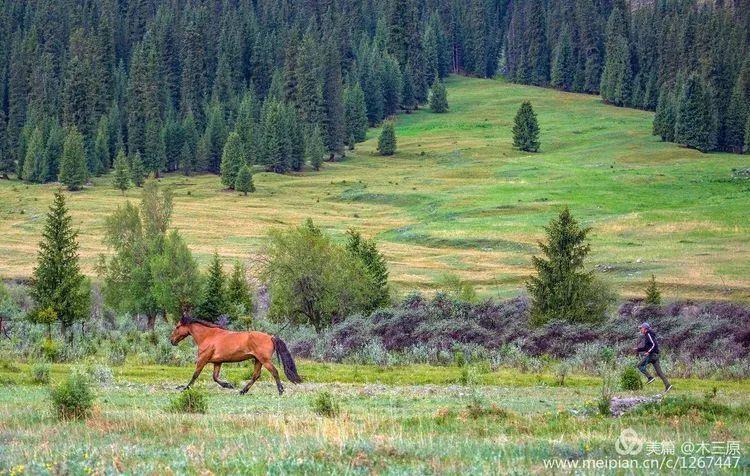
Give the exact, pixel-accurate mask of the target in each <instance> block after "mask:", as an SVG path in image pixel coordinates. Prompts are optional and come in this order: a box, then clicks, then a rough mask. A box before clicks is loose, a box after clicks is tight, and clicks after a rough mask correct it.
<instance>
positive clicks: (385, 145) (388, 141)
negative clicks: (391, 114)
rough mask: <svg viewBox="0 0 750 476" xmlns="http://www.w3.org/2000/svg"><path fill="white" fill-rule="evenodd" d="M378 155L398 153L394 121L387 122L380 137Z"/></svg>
mask: <svg viewBox="0 0 750 476" xmlns="http://www.w3.org/2000/svg"><path fill="white" fill-rule="evenodd" d="M378 153H380V155H393V154H395V153H396V128H395V127H394V125H393V121H385V122H384V123H383V129H382V130H381V131H380V136H378Z"/></svg>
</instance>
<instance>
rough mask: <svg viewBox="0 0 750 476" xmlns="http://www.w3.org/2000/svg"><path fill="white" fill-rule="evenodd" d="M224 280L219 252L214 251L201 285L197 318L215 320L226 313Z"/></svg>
mask: <svg viewBox="0 0 750 476" xmlns="http://www.w3.org/2000/svg"><path fill="white" fill-rule="evenodd" d="M225 281H226V278H225V277H224V270H223V269H222V266H221V260H220V259H219V253H217V252H215V251H214V256H213V259H212V260H211V264H210V265H209V267H208V276H207V277H206V283H205V285H204V286H203V297H202V300H201V302H200V304H199V305H198V308H197V309H196V315H197V317H198V318H200V319H206V320H208V321H216V320H217V319H218V318H219V316H221V315H222V314H226V313H227V310H228V309H227V301H226V283H225Z"/></svg>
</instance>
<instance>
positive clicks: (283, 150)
mask: <svg viewBox="0 0 750 476" xmlns="http://www.w3.org/2000/svg"><path fill="white" fill-rule="evenodd" d="M284 110H285V107H284V105H283V104H281V103H280V102H278V101H277V100H275V99H273V98H269V99H268V100H267V101H266V103H265V104H264V105H263V118H262V120H261V122H262V126H261V127H262V134H263V135H262V137H261V148H260V149H261V153H260V157H259V159H260V163H261V164H263V165H264V166H265V167H266V169H267V170H268V171H271V172H276V173H279V174H283V173H285V172H287V171H288V170H289V155H288V141H287V121H286V117H285V114H284V112H285V111H284Z"/></svg>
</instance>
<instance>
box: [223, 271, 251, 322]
mask: <svg viewBox="0 0 750 476" xmlns="http://www.w3.org/2000/svg"><path fill="white" fill-rule="evenodd" d="M227 302H228V303H229V304H230V305H231V306H233V307H235V309H238V310H241V311H243V312H244V314H245V315H247V314H250V313H251V312H252V310H253V298H252V296H251V294H250V286H248V284H247V272H246V270H245V266H243V265H242V263H240V262H239V261H236V262H235V263H234V268H232V274H231V275H229V281H228V282H227Z"/></svg>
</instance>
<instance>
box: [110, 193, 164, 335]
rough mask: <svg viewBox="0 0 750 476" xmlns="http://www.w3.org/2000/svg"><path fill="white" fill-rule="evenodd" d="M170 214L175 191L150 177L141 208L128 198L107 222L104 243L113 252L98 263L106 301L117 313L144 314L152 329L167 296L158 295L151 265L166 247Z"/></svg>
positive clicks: (142, 194)
mask: <svg viewBox="0 0 750 476" xmlns="http://www.w3.org/2000/svg"><path fill="white" fill-rule="evenodd" d="M171 216H172V193H171V192H170V191H169V190H164V191H162V190H160V188H159V183H158V182H157V181H156V180H154V179H149V180H147V181H146V182H145V183H144V186H143V191H142V192H141V204H140V207H137V206H135V205H133V204H131V203H130V202H129V201H128V202H126V203H125V205H124V206H118V207H117V210H115V212H114V213H113V214H112V215H111V216H109V217H108V218H107V219H106V221H105V233H104V244H105V245H106V246H107V248H108V249H109V250H110V251H111V252H112V255H111V256H106V255H102V256H101V257H100V259H99V265H98V266H97V270H98V273H99V275H100V276H101V277H102V281H103V291H104V298H105V302H106V303H107V305H108V306H110V307H112V308H113V309H115V310H117V311H118V312H122V313H126V312H127V313H130V314H131V315H134V316H135V315H145V316H146V319H147V327H148V328H149V329H153V328H154V324H155V322H156V317H157V316H158V315H159V314H161V313H163V311H164V306H163V304H164V302H165V301H164V299H165V297H164V296H161V297H159V296H158V295H157V294H158V293H157V291H156V290H155V289H156V288H155V286H156V283H155V282H154V274H153V272H152V265H153V264H154V263H156V262H157V261H156V258H155V257H156V256H158V255H160V254H162V251H163V250H164V242H165V239H166V232H167V229H168V228H169V223H170V219H171ZM157 298H158V299H157Z"/></svg>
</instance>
